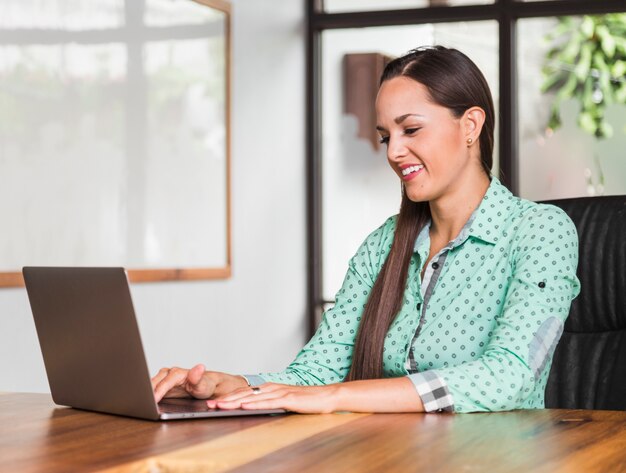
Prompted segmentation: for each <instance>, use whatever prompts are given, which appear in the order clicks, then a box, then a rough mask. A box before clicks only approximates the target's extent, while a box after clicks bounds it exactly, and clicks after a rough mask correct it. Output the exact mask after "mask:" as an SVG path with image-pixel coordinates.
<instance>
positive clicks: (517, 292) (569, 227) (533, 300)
mask: <svg viewBox="0 0 626 473" xmlns="http://www.w3.org/2000/svg"><path fill="white" fill-rule="evenodd" d="M395 225H396V217H395V216H394V217H391V218H389V219H388V220H387V221H386V222H385V223H384V224H383V225H382V226H381V227H379V228H378V229H376V230H375V231H374V232H372V233H371V234H370V235H369V236H368V237H367V239H366V240H365V242H364V243H363V244H362V245H361V247H360V248H359V250H358V251H357V253H356V254H355V256H354V257H353V258H352V259H351V260H350V263H349V267H348V271H347V274H346V276H345V279H344V282H343V285H342V287H341V289H340V290H339V292H338V293H337V295H336V302H335V305H334V307H332V308H331V309H329V310H327V311H326V313H325V314H324V317H323V321H322V323H321V324H320V326H319V328H318V330H317V332H316V333H315V335H314V336H313V338H312V339H311V340H310V341H309V343H308V344H307V345H306V346H305V347H304V348H303V349H302V351H301V352H300V353H299V354H298V356H297V357H296V359H295V360H294V362H293V363H292V364H291V365H289V367H288V368H287V369H286V370H285V371H283V372H280V373H265V374H261V376H262V377H263V378H264V379H266V380H268V381H274V382H281V383H287V384H297V385H316V384H328V383H336V382H340V381H342V380H343V379H344V378H345V376H346V375H347V373H348V371H349V369H350V364H351V360H352V350H353V346H354V341H355V337H356V332H357V330H358V326H359V323H360V320H361V314H362V312H363V308H364V307H365V303H366V301H367V298H368V296H369V292H370V290H371V288H372V286H373V284H374V281H375V279H376V276H377V274H378V272H379V271H380V269H381V267H382V265H383V263H384V261H385V258H386V257H387V254H388V253H389V249H390V248H391V242H392V240H393V234H394V230H395ZM464 238H465V239H464V240H463V241H461V242H460V244H458V245H457V246H455V247H454V248H452V249H450V250H449V251H448V252H447V254H446V258H445V261H444V264H443V268H442V269H441V272H440V274H439V278H438V279H437V281H436V284H435V286H434V289H433V292H432V294H431V297H430V299H429V300H428V301H427V304H426V308H425V310H424V311H423V317H424V320H423V321H422V326H421V329H420V332H419V334H418V336H417V338H416V339H415V341H414V345H413V348H414V354H415V361H416V363H417V369H418V371H419V372H425V371H433V374H436V375H437V376H439V377H441V379H442V380H443V381H444V382H445V383H446V384H447V387H448V389H449V391H450V394H451V395H452V398H453V400H454V410H455V411H456V412H474V411H498V410H510V409H519V408H541V407H543V405H544V391H545V385H546V381H547V376H548V373H549V371H550V365H551V360H552V355H553V347H551V349H546V350H537V349H532V350H531V347H533V346H537V345H538V343H539V342H542V341H543V338H542V339H541V340H539V339H538V338H537V337H544V338H545V334H544V333H543V332H545V330H542V331H541V332H540V330H539V329H540V327H541V326H542V325H543V324H544V323H546V321H548V320H556V321H558V322H560V323H562V322H564V321H565V319H566V317H567V315H568V312H569V307H570V304H571V301H572V299H574V297H576V295H577V294H578V292H579V290H580V285H579V282H578V279H577V278H576V267H577V264H578V236H577V234H576V229H575V227H574V225H573V223H572V222H571V220H570V219H569V217H568V216H567V215H566V214H565V213H564V212H563V211H562V210H561V209H559V208H557V207H554V206H549V205H543V204H536V203H534V202H530V201H527V200H524V199H520V198H517V197H515V196H513V195H512V194H511V193H510V192H509V191H508V190H507V189H506V188H505V187H504V186H503V185H502V184H500V182H499V181H498V180H497V179H496V178H493V179H492V183H491V185H490V187H489V189H488V191H487V194H486V195H485V197H484V198H483V201H482V202H481V204H480V206H479V208H478V209H477V210H476V212H475V214H474V218H473V220H472V221H471V227H470V228H469V231H467V233H466V234H464ZM429 248H430V241H429V239H428V238H425V239H423V240H422V241H421V242H418V245H417V248H416V251H415V253H414V254H413V256H412V259H411V264H410V266H409V275H408V278H407V286H406V290H405V294H404V304H403V306H402V309H401V310H400V312H399V313H398V315H397V316H396V319H395V320H394V322H393V323H392V325H391V327H390V329H389V332H388V334H387V337H386V339H385V345H384V351H383V369H384V374H385V376H386V377H398V376H406V375H408V374H409V373H408V372H407V370H406V368H405V366H406V361H407V357H408V353H409V349H410V344H411V343H412V341H413V335H414V334H415V331H416V329H417V327H418V324H419V322H420V317H422V311H421V310H419V307H421V304H422V303H423V302H424V300H423V295H422V292H421V289H420V284H421V280H420V273H421V269H422V266H423V262H425V261H426V259H427V256H428V251H429ZM538 334H539V335H538ZM538 340H539V341H538ZM554 345H555V343H554ZM538 353H539V354H540V355H538ZM531 355H532V356H533V359H530V358H531ZM538 356H541V357H544V358H542V359H537V357H538ZM531 366H533V367H535V370H536V367H538V366H539V367H541V370H540V372H535V371H534V370H533V369H531V368H530V367H531Z"/></svg>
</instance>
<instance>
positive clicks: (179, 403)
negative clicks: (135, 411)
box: [159, 399, 216, 414]
mask: <svg viewBox="0 0 626 473" xmlns="http://www.w3.org/2000/svg"><path fill="white" fill-rule="evenodd" d="M214 410H216V409H209V408H208V406H207V405H206V401H202V400H197V399H165V400H163V401H161V402H159V412H161V413H172V414H176V413H180V412H208V411H214Z"/></svg>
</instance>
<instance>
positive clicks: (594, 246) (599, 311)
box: [545, 196, 626, 410]
mask: <svg viewBox="0 0 626 473" xmlns="http://www.w3.org/2000/svg"><path fill="white" fill-rule="evenodd" d="M545 203H548V204H553V205H556V206H558V207H560V208H562V209H563V210H564V211H565V212H566V213H567V214H568V215H569V216H570V218H571V219H572V220H573V222H574V224H575V225H576V228H577V229H578V236H579V239H580V258H579V262H578V278H579V279H580V282H581V292H580V295H579V296H578V297H577V298H576V299H575V300H574V302H573V303H572V308H571V310H570V315H569V317H568V319H567V321H566V323H565V329H564V332H563V337H562V338H561V341H560V342H559V344H558V346H557V348H556V352H555V354H554V360H553V363H552V369H551V371H550V377H549V378H548V384H547V387H546V398H545V402H546V407H548V408H568V409H615V410H626V196H603V197H581V198H576V199H564V200H554V201H548V202H545Z"/></svg>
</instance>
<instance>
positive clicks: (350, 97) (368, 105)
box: [343, 53, 391, 150]
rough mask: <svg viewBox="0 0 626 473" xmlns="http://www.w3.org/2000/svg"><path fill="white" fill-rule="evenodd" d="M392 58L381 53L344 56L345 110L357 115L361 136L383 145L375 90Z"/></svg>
mask: <svg viewBox="0 0 626 473" xmlns="http://www.w3.org/2000/svg"><path fill="white" fill-rule="evenodd" d="M390 60H391V58H390V57H388V56H385V55H383V54H379V53H359V54H346V55H345V56H344V57H343V113H346V114H351V115H354V116H356V117H357V120H358V123H359V125H358V126H359V129H358V136H359V138H364V139H366V140H369V141H370V143H372V146H373V147H374V149H375V150H378V149H379V148H380V141H379V140H380V138H379V135H378V132H377V131H376V110H375V109H374V104H375V102H376V94H377V93H378V81H379V80H380V76H381V74H382V72H383V69H384V68H385V65H387V63H388V62H389V61H390Z"/></svg>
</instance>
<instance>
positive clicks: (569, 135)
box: [518, 13, 626, 200]
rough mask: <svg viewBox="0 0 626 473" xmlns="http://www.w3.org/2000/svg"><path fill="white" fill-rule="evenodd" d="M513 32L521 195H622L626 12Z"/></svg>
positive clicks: (532, 24)
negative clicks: (516, 35) (515, 36)
mask: <svg viewBox="0 0 626 473" xmlns="http://www.w3.org/2000/svg"><path fill="white" fill-rule="evenodd" d="M518 28H519V40H518V41H519V43H518V44H519V46H518V47H519V58H518V71H519V78H518V80H519V96H518V103H519V145H520V148H519V149H520V151H519V153H520V155H519V157H520V160H519V171H520V194H521V195H522V196H523V197H526V198H528V199H533V200H541V199H555V198H565V197H577V196H585V195H600V194H626V165H625V164H624V151H623V150H624V149H626V79H625V73H626V40H625V39H624V32H625V31H626V14H624V13H622V14H612V15H603V16H594V17H568V18H565V17H563V18H542V19H527V20H520V21H519V25H518Z"/></svg>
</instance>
